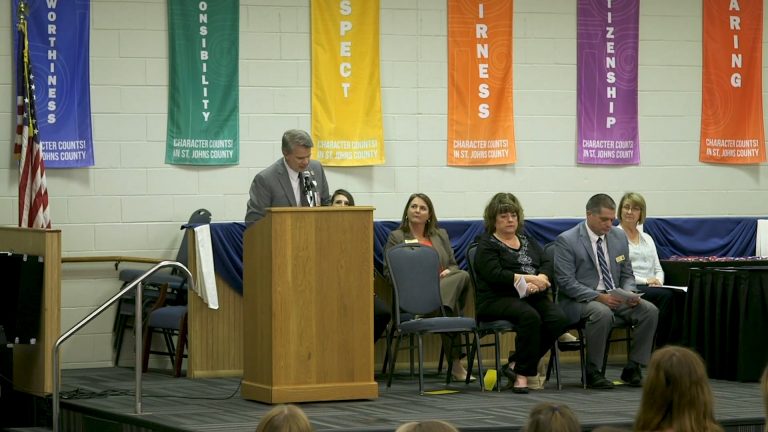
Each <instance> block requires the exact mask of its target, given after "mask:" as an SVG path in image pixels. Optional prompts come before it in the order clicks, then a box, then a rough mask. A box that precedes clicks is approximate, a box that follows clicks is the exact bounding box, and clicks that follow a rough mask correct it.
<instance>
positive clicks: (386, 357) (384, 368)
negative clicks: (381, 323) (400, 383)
mask: <svg viewBox="0 0 768 432" xmlns="http://www.w3.org/2000/svg"><path fill="white" fill-rule="evenodd" d="M394 332H395V327H394V326H393V325H392V322H391V321H390V323H389V325H387V352H385V353H384V361H383V362H382V364H381V374H382V375H386V373H387V362H388V361H389V352H390V350H391V349H392V334H393V333H394Z"/></svg>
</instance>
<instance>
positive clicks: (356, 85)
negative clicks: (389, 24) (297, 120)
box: [311, 0, 384, 166]
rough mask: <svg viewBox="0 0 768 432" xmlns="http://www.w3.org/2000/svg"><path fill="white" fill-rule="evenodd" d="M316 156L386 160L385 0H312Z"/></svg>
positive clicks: (338, 162) (336, 160) (335, 160)
mask: <svg viewBox="0 0 768 432" xmlns="http://www.w3.org/2000/svg"><path fill="white" fill-rule="evenodd" d="M311 5H312V6H311V7H312V138H313V140H314V142H315V147H314V149H313V155H312V157H313V158H315V159H317V160H319V161H320V162H322V163H323V164H324V165H330V166H358V165H376V164H382V163H384V131H383V127H382V121H381V79H380V73H379V0H312V2H311Z"/></svg>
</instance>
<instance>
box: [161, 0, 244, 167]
mask: <svg viewBox="0 0 768 432" xmlns="http://www.w3.org/2000/svg"><path fill="white" fill-rule="evenodd" d="M239 7H240V6H239V0H215V1H214V0H207V1H205V0H197V1H189V0H169V1H168V47H169V53H168V62H169V67H168V138H167V139H166V146H165V163H169V164H184V165H232V164H237V163H238V162H239V160H240V138H239V134H238V117H239V106H238V95H239V91H238V87H239V81H238V63H237V60H238V50H239V45H238V37H239V34H238V33H239V21H240V19H239Z"/></svg>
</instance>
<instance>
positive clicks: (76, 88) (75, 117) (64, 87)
mask: <svg viewBox="0 0 768 432" xmlns="http://www.w3.org/2000/svg"><path fill="white" fill-rule="evenodd" d="M59 1H60V0H45V1H26V2H25V3H26V7H27V11H28V16H27V22H28V26H29V51H30V53H29V54H30V63H31V65H32V76H33V77H34V84H35V103H36V106H37V126H38V129H39V135H38V136H39V138H40V146H41V147H42V149H43V160H45V167H46V168H79V167H86V166H91V165H93V163H94V162H93V137H92V132H91V91H90V88H91V87H90V81H91V79H90V72H89V67H90V66H89V40H90V31H89V25H90V18H89V15H90V2H89V0H74V1H66V2H65V1H61V3H59ZM11 3H12V4H11V9H12V12H13V22H14V25H15V23H16V22H18V20H17V13H18V8H19V0H13V1H12V2H11ZM15 39H16V38H14V43H16V42H17V41H16V40H15ZM14 47H15V45H14Z"/></svg>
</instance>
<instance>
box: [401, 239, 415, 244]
mask: <svg viewBox="0 0 768 432" xmlns="http://www.w3.org/2000/svg"><path fill="white" fill-rule="evenodd" d="M418 242H419V241H418V240H416V239H405V240H403V243H418Z"/></svg>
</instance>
